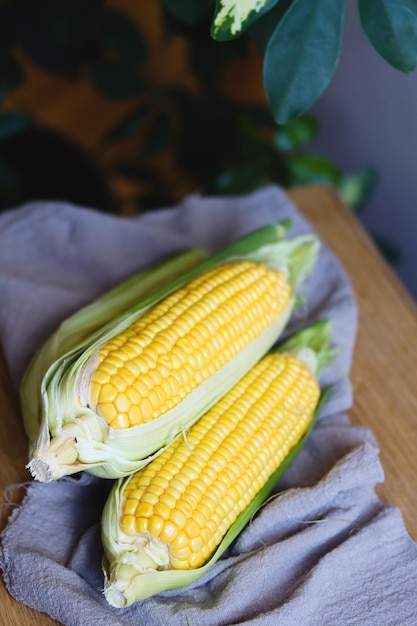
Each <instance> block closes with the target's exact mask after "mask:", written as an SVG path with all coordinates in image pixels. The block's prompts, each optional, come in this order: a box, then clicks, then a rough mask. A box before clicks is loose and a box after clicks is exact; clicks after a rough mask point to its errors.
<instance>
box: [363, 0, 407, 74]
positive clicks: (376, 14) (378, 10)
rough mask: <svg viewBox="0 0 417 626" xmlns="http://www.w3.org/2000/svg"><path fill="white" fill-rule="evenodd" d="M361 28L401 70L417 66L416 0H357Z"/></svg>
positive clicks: (383, 55)
mask: <svg viewBox="0 0 417 626" xmlns="http://www.w3.org/2000/svg"><path fill="white" fill-rule="evenodd" d="M358 8H359V16H360V20H361V24H362V28H363V30H364V32H365V34H366V36H367V37H368V39H369V42H370V43H371V45H372V46H373V47H374V48H375V50H376V51H377V52H378V53H379V54H380V55H381V56H382V57H383V58H384V59H385V60H386V61H387V62H388V63H390V64H391V65H393V66H394V67H395V68H397V69H398V70H400V71H402V72H412V71H413V70H414V69H415V67H416V66H417V3H416V2H415V0H358Z"/></svg>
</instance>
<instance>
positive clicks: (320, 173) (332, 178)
mask: <svg viewBox="0 0 417 626" xmlns="http://www.w3.org/2000/svg"><path fill="white" fill-rule="evenodd" d="M287 166H288V169H289V172H290V185H291V186H292V185H309V184H313V183H328V184H331V185H337V184H338V183H339V181H340V177H341V173H340V171H339V168H338V167H337V166H336V165H334V163H332V162H331V161H329V160H328V159H326V158H325V157H323V156H321V155H318V154H293V155H288V156H287Z"/></svg>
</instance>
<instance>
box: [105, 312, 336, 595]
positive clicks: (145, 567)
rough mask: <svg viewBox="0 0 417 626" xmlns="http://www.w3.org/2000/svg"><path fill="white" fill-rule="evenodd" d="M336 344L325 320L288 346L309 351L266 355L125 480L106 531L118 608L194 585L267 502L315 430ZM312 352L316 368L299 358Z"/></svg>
mask: <svg viewBox="0 0 417 626" xmlns="http://www.w3.org/2000/svg"><path fill="white" fill-rule="evenodd" d="M306 340H307V341H306ZM328 340H329V324H328V323H327V322H324V323H320V324H317V325H315V326H313V327H311V328H309V329H306V330H305V331H303V332H301V333H300V334H299V335H298V337H295V340H294V338H293V340H292V343H291V344H289V347H292V349H294V346H296V347H297V348H300V346H302V345H303V344H304V346H303V350H302V351H300V350H298V351H296V353H292V352H289V351H287V350H288V344H284V348H283V352H271V353H269V354H268V355H266V356H265V357H264V358H263V359H261V361H259V362H258V363H257V364H256V365H255V366H254V367H253V368H252V369H251V370H250V371H249V372H248V373H247V374H246V375H245V376H244V377H243V378H242V379H241V380H240V381H239V382H238V383H237V385H235V387H233V388H232V389H231V390H230V391H229V392H228V393H226V395H225V396H223V398H222V399H221V400H220V401H219V402H218V403H217V404H216V405H215V406H213V407H212V408H211V409H210V410H209V411H208V412H207V413H206V414H205V415H204V416H203V417H201V418H200V420H199V421H198V422H196V423H195V424H194V425H193V426H192V427H191V428H190V430H189V432H188V433H187V434H186V435H185V437H184V438H180V439H177V440H176V441H175V442H173V443H172V444H171V445H170V446H169V447H168V448H167V449H166V450H164V452H163V453H162V454H161V455H160V456H158V457H157V458H156V459H154V460H153V461H152V462H151V463H150V464H149V465H147V466H146V467H145V468H143V469H141V470H139V471H138V472H136V473H135V474H133V475H132V476H131V477H129V478H127V479H125V480H122V481H119V483H118V484H117V485H116V487H115V488H114V490H113V492H112V494H111V495H110V497H109V500H108V502H107V504H106V507H105V510H104V514H103V525H102V527H103V544H104V547H105V552H106V561H105V564H104V570H105V574H106V585H105V595H106V598H107V600H108V601H109V603H110V604H112V605H114V606H118V607H123V606H127V605H128V604H131V603H132V602H134V601H137V600H139V599H143V598H146V597H148V596H149V595H152V594H153V593H157V592H158V591H161V590H164V589H168V588H172V587H177V586H182V585H183V584H188V583H189V582H190V580H192V579H193V578H195V577H198V576H199V575H201V574H202V573H203V572H204V571H205V569H206V567H205V564H206V563H207V562H209V561H210V559H211V562H213V555H214V554H216V557H215V558H218V556H219V554H220V552H221V551H222V549H224V546H223V547H222V548H221V549H219V546H221V544H222V540H223V538H224V537H225V536H226V534H227V533H228V531H229V530H230V529H231V528H233V525H234V524H235V523H236V520H237V519H238V518H239V516H242V515H243V514H244V512H245V510H246V517H247V514H248V510H250V511H252V510H253V506H252V507H251V508H250V509H248V507H249V506H250V504H251V503H253V502H256V505H259V494H261V496H260V497H261V498H264V497H266V493H267V492H268V491H269V489H270V484H271V477H274V478H273V480H276V472H277V470H278V469H279V468H282V463H283V461H284V459H286V458H288V456H289V455H290V453H291V451H292V450H294V449H295V448H296V446H297V444H299V442H300V440H301V439H302V438H303V437H304V436H305V434H306V432H307V431H308V429H309V428H310V427H311V424H312V421H313V416H314V413H315V410H316V408H317V405H318V402H319V396H320V388H319V384H318V382H317V378H316V376H317V371H318V369H319V367H320V366H321V364H323V362H324V361H325V360H327V359H328V358H329V357H330V355H331V352H330V351H329V349H328ZM294 341H295V342H294ZM317 341H319V348H318V352H317V353H316V352H314V350H313V349H312V346H313V345H316V346H317ZM306 343H307V347H306V345H305V344H306ZM308 344H310V345H308ZM306 353H307V359H306V360H307V361H308V362H309V364H310V365H306V364H305V363H304V361H303V360H301V359H302V358H306ZM300 355H301V356H300ZM302 355H304V356H302ZM318 356H319V358H320V359H321V362H320V364H319V363H318V361H317V358H318ZM311 366H312V367H313V370H315V372H314V373H313V372H312V370H311V369H310V367H311ZM265 486H266V491H265V489H264V488H265ZM238 525H240V526H242V519H241V520H240V522H239V524H238ZM233 532H236V528H235V530H234V531H233ZM216 550H217V553H216Z"/></svg>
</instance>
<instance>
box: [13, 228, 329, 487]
mask: <svg viewBox="0 0 417 626" xmlns="http://www.w3.org/2000/svg"><path fill="white" fill-rule="evenodd" d="M287 227H288V225H287V224H281V225H278V226H276V227H273V226H271V227H265V228H263V229H260V231H255V233H253V234H251V235H249V236H247V237H246V238H244V239H243V240H240V241H238V242H236V243H235V244H232V245H231V246H230V247H229V248H227V249H226V250H225V251H222V252H220V253H218V254H217V255H214V256H212V257H210V258H209V259H208V260H207V261H203V262H202V263H199V264H198V265H196V266H195V267H194V268H192V269H191V270H189V271H187V272H185V273H182V274H180V275H179V276H178V277H177V278H176V279H174V280H173V281H170V282H168V283H167V284H166V285H164V286H163V287H161V288H160V289H157V290H156V291H155V292H152V293H151V294H150V295H149V296H147V297H145V298H144V299H142V300H140V301H139V303H138V304H137V305H135V306H133V307H130V308H128V309H127V311H126V312H122V313H121V314H120V315H119V316H118V317H117V318H116V319H115V320H110V321H108V322H107V323H106V324H105V325H104V327H102V328H99V329H98V330H96V331H95V332H93V333H92V335H90V336H87V337H86V338H83V339H82V340H81V341H80V342H79V343H78V344H76V345H72V346H70V349H69V350H68V351H67V352H65V353H64V351H63V349H62V348H61V347H60V345H61V343H62V342H60V341H59V340H57V338H56V337H55V338H52V340H51V343H50V345H52V346H56V345H57V346H58V347H57V348H56V352H57V353H58V354H59V356H58V358H57V359H56V360H53V359H52V358H51V351H50V348H49V349H48V350H49V351H47V353H46V354H47V356H46V357H45V356H43V353H42V351H41V353H40V357H38V360H35V365H34V366H32V368H30V370H29V374H28V376H27V377H26V378H25V381H24V384H23V387H22V398H23V402H22V405H23V407H25V408H26V420H25V421H26V424H27V431H28V433H32V434H34V444H33V447H32V458H31V460H30V462H29V465H28V467H29V469H30V471H31V472H32V474H33V476H34V477H35V478H36V479H38V480H43V481H49V480H53V479H56V478H59V477H60V476H63V475H67V474H71V473H74V472H77V471H80V470H83V469H86V470H88V471H90V472H92V473H94V474H96V475H99V476H103V477H109V478H116V477H119V476H125V475H128V474H130V473H132V472H133V471H135V470H136V469H138V468H139V467H142V466H143V465H144V464H146V463H148V462H149V460H150V457H151V456H152V455H156V454H159V453H160V452H161V450H162V449H163V448H164V447H166V446H167V445H168V444H169V443H170V442H171V441H172V440H173V439H174V438H175V437H177V436H178V435H179V434H180V433H181V431H182V430H183V429H186V428H188V427H189V426H190V425H191V424H192V423H193V422H194V421H195V420H196V419H198V417H200V416H201V415H202V414H203V413H204V412H205V411H207V409H208V408H209V407H210V406H212V405H213V404H214V403H215V402H216V401H217V400H219V398H220V397H221V396H222V395H223V394H224V393H225V392H226V391H227V390H228V389H230V387H231V386H233V385H234V384H235V383H236V382H237V380H239V378H240V377H241V376H242V375H243V374H245V373H246V372H247V371H248V370H249V369H250V368H251V367H252V365H254V364H255V363H256V361H257V360H258V359H259V358H260V357H261V356H262V355H263V354H265V352H266V351H267V350H269V348H270V347H271V345H272V344H273V343H274V341H275V340H276V339H277V337H278V336H279V334H280V333H281V332H282V330H283V328H284V327H285V325H286V323H287V321H288V319H289V316H290V314H291V311H292V308H293V306H294V302H295V297H294V294H295V289H296V287H297V285H298V284H299V282H300V280H302V278H304V276H305V275H306V273H307V272H308V271H309V270H310V269H311V266H312V264H313V263H314V261H315V258H316V255H317V240H316V239H315V238H314V237H300V238H296V239H294V240H290V241H281V239H282V236H283V234H284V233H285V232H286V228H287ZM119 293H120V291H119ZM110 301H111V299H110ZM98 310H99V311H100V310H101V309H100V308H98ZM81 332H83V331H82V329H81V330H79V331H78V334H80V333H81ZM65 339H66V335H65V334H64V341H65ZM67 343H68V342H67ZM42 358H43V359H44V361H45V363H46V365H47V367H46V366H44V367H43V372H42V378H41V384H40V389H41V392H40V400H39V402H38V407H37V411H36V412H35V411H31V408H30V395H31V393H33V392H34V383H39V378H40V377H41V376H40V374H39V372H38V369H37V365H38V364H39V360H40V359H41V360H42ZM28 407H29V410H28Z"/></svg>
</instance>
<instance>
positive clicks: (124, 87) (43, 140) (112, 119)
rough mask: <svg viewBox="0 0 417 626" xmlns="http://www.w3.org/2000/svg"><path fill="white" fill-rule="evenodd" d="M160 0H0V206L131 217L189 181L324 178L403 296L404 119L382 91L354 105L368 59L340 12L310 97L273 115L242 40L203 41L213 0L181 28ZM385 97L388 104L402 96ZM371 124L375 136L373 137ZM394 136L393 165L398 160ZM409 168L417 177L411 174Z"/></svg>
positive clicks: (362, 90)
mask: <svg viewBox="0 0 417 626" xmlns="http://www.w3.org/2000/svg"><path fill="white" fill-rule="evenodd" d="M169 4H171V5H172V3H169V2H166V3H165V2H164V1H163V0H161V1H160V0H147V2H137V1H134V0H113V1H111V2H105V1H104V0H88V1H86V0H37V1H36V2H33V0H3V1H2V2H0V210H7V209H9V208H11V207H13V206H16V205H18V204H20V203H22V202H26V201H30V200H38V199H54V200H67V201H70V202H74V203H77V204H81V205H85V206H89V207H95V208H97V209H99V210H102V211H110V212H114V213H117V214H121V215H133V214H137V213H139V212H143V211H148V210H155V209H158V208H160V207H163V206H167V205H170V204H172V203H175V202H177V201H179V200H180V199H181V198H183V197H184V196H185V195H186V194H188V193H191V192H195V191H197V192H201V193H203V194H221V195H229V194H236V193H238V194H240V193H247V192H250V191H253V190H255V189H257V188H259V187H260V186H262V185H265V184H268V183H277V184H279V185H282V186H284V187H286V188H289V187H292V186H294V185H302V184H309V183H315V182H324V183H329V184H332V185H333V186H335V187H336V188H337V190H338V191H339V193H340V195H341V197H342V199H343V201H344V202H345V203H346V204H347V205H348V206H349V207H351V209H352V210H353V211H356V212H357V213H358V215H359V218H360V219H362V220H363V222H364V224H365V225H366V227H367V228H368V230H369V232H370V233H371V235H372V236H373V237H374V239H375V241H376V243H377V245H378V246H379V247H380V249H381V251H382V253H383V254H384V255H385V256H386V258H387V259H388V261H389V262H390V263H392V264H393V266H394V268H395V269H396V270H397V271H398V272H399V274H400V276H401V277H402V279H403V280H404V281H405V282H406V284H407V285H408V287H409V289H410V291H412V292H414V295H416V296H417V282H416V281H417V277H416V276H415V272H414V271H413V269H414V267H415V256H414V257H413V254H414V252H415V234H416V233H415V218H413V219H414V221H413V226H412V228H410V227H409V226H408V222H407V219H408V218H407V217H406V216H405V215H403V213H402V210H403V209H406V210H407V211H408V212H409V213H410V214H412V209H414V202H413V198H412V192H413V189H412V188H411V187H408V188H407V187H405V186H404V183H405V182H407V180H406V179H407V175H406V171H407V168H408V169H410V168H411V170H412V167H413V164H412V163H410V155H414V153H413V149H414V145H415V142H414V141H413V140H414V134H415V130H416V128H415V125H414V126H413V125H412V124H411V122H410V126H409V128H410V133H409V135H408V136H407V137H405V136H402V135H401V131H400V130H398V133H397V132H396V131H393V129H392V128H387V126H388V125H389V124H390V119H391V120H392V118H390V117H389V116H390V114H391V112H390V110H388V111H387V107H388V109H390V107H391V106H392V103H393V98H394V96H393V94H392V91H390V93H389V97H388V99H385V100H384V102H385V103H386V104H387V103H388V104H387V106H386V107H385V108H384V107H383V106H380V105H381V100H380V101H379V102H378V106H375V105H376V102H375V98H374V102H373V103H372V106H371V107H369V106H368V105H369V97H370V94H369V90H367V89H366V85H367V84H368V82H367V73H368V72H370V73H371V74H373V76H374V78H375V75H374V73H373V72H374V70H373V65H372V64H373V63H376V64H378V62H380V63H381V64H382V61H380V60H379V59H378V58H377V55H376V53H375V52H374V51H373V50H372V49H371V48H369V49H367V50H366V55H365V56H364V59H369V65H367V62H364V63H363V64H362V56H361V55H362V51H361V52H360V53H359V52H358V49H357V48H356V45H357V42H356V35H357V31H356V29H357V28H358V25H357V23H356V22H355V20H354V18H353V17H352V16H349V13H348V18H349V19H348V23H347V35H348V36H347V39H346V40H345V48H344V51H343V56H342V63H341V66H340V68H339V71H338V74H337V75H336V79H335V81H334V84H333V85H332V86H331V87H330V89H329V90H328V91H327V92H326V93H325V95H324V97H323V98H322V100H321V101H320V103H319V105H317V106H316V107H314V109H313V110H312V112H309V113H306V114H304V115H301V116H299V117H297V118H295V119H294V120H291V121H290V122H288V123H286V124H277V123H276V122H275V121H274V119H273V116H272V114H271V112H270V110H269V107H268V106H267V103H266V99H265V95H264V88H263V84H262V57H261V54H260V53H259V51H258V48H257V46H256V43H255V42H254V41H253V38H252V39H251V38H250V37H247V36H242V37H239V38H238V39H236V40H233V41H228V42H221V43H219V42H215V41H213V39H212V38H211V36H210V21H211V18H212V6H213V3H212V0H201V2H199V3H197V4H195V3H194V4H190V6H194V7H195V15H192V16H191V17H192V19H190V20H189V21H188V23H187V21H184V20H181V19H179V18H178V16H175V15H174V14H173V12H172V11H170V10H168V8H167V6H166V5H169ZM347 5H349V3H347ZM361 43H362V42H361ZM363 45H364V44H363ZM361 50H362V49H361ZM364 54H365V53H364ZM352 56H353V65H352ZM358 56H360V57H361V58H360V59H358ZM375 59H376V60H375ZM355 63H357V64H358V65H359V66H360V73H361V76H362V80H360V81H359V83H358V82H357V75H356V76H355V78H356V82H355V90H354V91H349V89H350V87H349V75H351V74H352V73H354V72H355V70H356V67H357V66H356V65H355ZM377 66H378V65H377ZM384 72H385V73H384ZM391 73H393V74H396V73H395V70H392V69H391V68H389V67H385V66H384V71H383V72H380V73H379V74H378V78H379V79H380V81H381V85H383V90H384V93H385V94H387V92H386V87H387V86H388V88H389V86H390V85H395V89H396V90H397V85H398V83H395V81H394V80H392V77H391ZM396 77H398V74H396ZM400 78H401V79H403V80H408V81H409V80H410V79H409V78H404V77H403V76H401V77H400ZM391 80H392V82H391ZM385 81H386V83H385ZM407 84H408V89H415V87H416V86H415V83H413V82H411V87H410V82H408V83H407ZM375 93H376V92H375V91H373V94H374V95H375ZM379 93H380V95H379V98H381V97H382V87H381V91H380V92H379ZM395 98H396V100H397V102H398V104H399V106H400V107H402V106H403V102H402V96H401V93H400V91H396V96H395ZM408 102H409V103H410V106H409V117H410V120H412V121H413V122H414V121H415V115H414V110H413V111H412V113H410V112H411V100H410V99H409V100H408ZM367 106H368V108H367ZM376 109H378V110H379V111H380V113H381V115H380V117H379V118H378V119H379V122H378V124H380V126H378V124H377V122H376V116H373V115H372V113H373V112H374V111H375V110H376ZM383 111H385V117H384V115H383ZM399 117H400V119H401V114H400V116H399ZM396 119H397V118H396ZM392 122H394V120H392ZM355 133H356V134H355ZM366 133H367V134H366ZM365 134H366V139H365ZM380 135H383V136H384V137H385V138H386V141H385V142H383V143H382V144H381V143H378V142H376V141H375V139H376V138H380ZM393 136H395V137H396V138H397V140H398V141H397V142H393V139H392V137H393ZM368 138H369V139H368ZM406 144H407V145H408V146H409V147H410V153H409V155H407V156H406V158H405V159H402V160H403V162H404V163H406V165H404V166H398V163H401V159H400V158H398V156H397V153H398V151H400V150H401V149H404V147H405V146H406ZM372 146H374V149H372ZM390 146H395V156H394V155H393V154H391V155H389V156H390V157H391V161H392V160H395V161H396V163H397V167H400V169H401V171H400V172H397V173H396V174H395V176H396V177H397V178H401V174H403V177H402V179H401V180H398V181H397V180H396V181H395V185H393V184H392V178H393V177H392V176H391V178H390V172H393V171H396V170H395V169H394V170H393V169H390V168H392V165H388V164H387V163H388V161H387V159H383V158H382V156H388V154H389V152H390V150H389V148H390ZM392 152H393V151H392ZM400 156H401V157H403V156H404V155H403V154H401V155H400ZM392 157H394V159H393V158H392ZM414 167H415V162H414ZM409 178H410V180H409V182H411V183H412V185H415V184H416V183H415V180H414V179H415V177H414V175H413V173H412V175H411V176H409ZM381 181H382V182H381ZM400 188H401V191H402V195H400V194H399V189H400ZM388 189H389V190H390V193H388V191H387V190H388ZM393 201H395V207H394V208H393V206H392V204H393ZM388 205H389V206H388ZM384 216H385V217H384ZM394 216H396V217H395V218H394ZM408 217H409V216H408ZM410 264H411V265H410ZM410 269H411V271H410Z"/></svg>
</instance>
